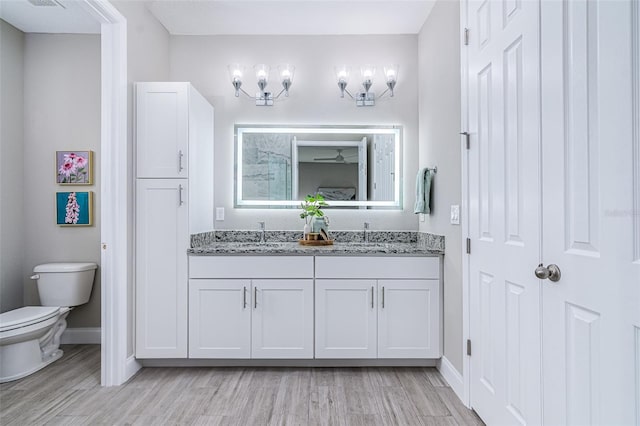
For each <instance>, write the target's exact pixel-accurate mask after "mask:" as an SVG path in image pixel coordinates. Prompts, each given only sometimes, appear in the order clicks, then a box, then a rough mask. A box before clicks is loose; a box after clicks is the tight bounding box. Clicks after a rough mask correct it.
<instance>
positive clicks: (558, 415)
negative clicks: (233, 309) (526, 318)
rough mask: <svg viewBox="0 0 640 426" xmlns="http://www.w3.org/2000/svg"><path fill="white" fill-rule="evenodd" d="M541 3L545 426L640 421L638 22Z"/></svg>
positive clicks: (592, 8)
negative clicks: (551, 270) (554, 270)
mask: <svg viewBox="0 0 640 426" xmlns="http://www.w3.org/2000/svg"><path fill="white" fill-rule="evenodd" d="M639 7H640V6H639V5H638V2H637V1H634V0H616V1H598V2H596V1H568V2H555V1H554V2H550V1H543V2H542V9H541V10H542V28H543V32H542V129H543V149H542V152H543V158H542V166H543V172H544V173H543V194H544V197H543V203H542V204H543V209H544V210H543V225H544V226H543V246H542V249H543V250H542V253H543V256H542V260H543V261H544V266H546V265H548V264H556V265H558V267H559V268H560V271H561V274H562V275H561V279H560V280H559V281H557V282H552V281H550V280H543V281H542V283H541V285H542V286H543V299H542V313H543V315H542V316H543V338H544V346H543V353H544V355H545V356H544V364H543V371H544V386H543V389H544V392H543V394H544V398H543V400H544V423H545V424H548V425H632V424H636V425H638V424H640V402H639V401H640V389H639V388H638V387H639V386H640V364H639V361H640V354H639V353H638V350H639V349H638V347H639V346H638V342H639V340H638V339H639V337H640V333H639V332H638V331H639V330H640V249H639V247H640V226H639V225H640V209H639V206H640V145H639V137H640V123H639V121H640V120H639V114H640V81H639V79H640V67H639V61H640V36H639V34H640V33H639V32H638V25H639V24H640V15H639V13H640V12H639Z"/></svg>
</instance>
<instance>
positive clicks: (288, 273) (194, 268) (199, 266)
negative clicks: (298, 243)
mask: <svg viewBox="0 0 640 426" xmlns="http://www.w3.org/2000/svg"><path fill="white" fill-rule="evenodd" d="M189 278H313V257H311V256H190V257H189Z"/></svg>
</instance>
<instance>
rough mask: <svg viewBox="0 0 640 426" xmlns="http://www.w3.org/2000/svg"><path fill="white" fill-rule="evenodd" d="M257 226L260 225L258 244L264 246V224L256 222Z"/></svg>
mask: <svg viewBox="0 0 640 426" xmlns="http://www.w3.org/2000/svg"><path fill="white" fill-rule="evenodd" d="M258 225H260V244H264V243H265V238H264V237H265V233H266V231H265V224H264V221H261V222H258Z"/></svg>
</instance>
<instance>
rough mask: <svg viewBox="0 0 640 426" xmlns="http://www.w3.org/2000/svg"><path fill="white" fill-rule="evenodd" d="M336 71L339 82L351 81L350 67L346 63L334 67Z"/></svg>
mask: <svg viewBox="0 0 640 426" xmlns="http://www.w3.org/2000/svg"><path fill="white" fill-rule="evenodd" d="M334 71H335V73H336V79H337V80H338V83H348V82H349V72H350V69H349V67H348V66H346V65H341V66H337V67H334Z"/></svg>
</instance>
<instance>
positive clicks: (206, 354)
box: [189, 256, 313, 359]
mask: <svg viewBox="0 0 640 426" xmlns="http://www.w3.org/2000/svg"><path fill="white" fill-rule="evenodd" d="M189 259H190V261H189V270H190V280H189V357H190V358H255V359H270V358H283V359H294V358H313V258H312V257H306V256H305V257H302V256H290V257H288V256H191V257H190V258H189Z"/></svg>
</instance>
